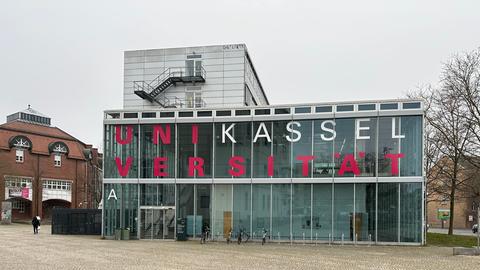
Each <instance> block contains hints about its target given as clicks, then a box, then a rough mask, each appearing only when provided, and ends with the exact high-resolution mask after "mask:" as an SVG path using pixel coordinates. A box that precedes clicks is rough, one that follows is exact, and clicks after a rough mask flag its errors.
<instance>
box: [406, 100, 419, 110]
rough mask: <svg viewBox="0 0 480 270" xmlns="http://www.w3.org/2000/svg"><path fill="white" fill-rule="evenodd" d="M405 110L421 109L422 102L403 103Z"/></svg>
mask: <svg viewBox="0 0 480 270" xmlns="http://www.w3.org/2000/svg"><path fill="white" fill-rule="evenodd" d="M403 108H404V109H420V102H410V103H403Z"/></svg>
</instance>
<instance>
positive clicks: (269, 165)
mask: <svg viewBox="0 0 480 270" xmlns="http://www.w3.org/2000/svg"><path fill="white" fill-rule="evenodd" d="M267 169H268V176H273V156H268V158H267Z"/></svg>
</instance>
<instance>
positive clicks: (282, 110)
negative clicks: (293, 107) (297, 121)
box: [275, 108, 290, 114]
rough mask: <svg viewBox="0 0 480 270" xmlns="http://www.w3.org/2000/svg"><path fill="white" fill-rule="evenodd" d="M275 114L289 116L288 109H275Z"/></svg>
mask: <svg viewBox="0 0 480 270" xmlns="http://www.w3.org/2000/svg"><path fill="white" fill-rule="evenodd" d="M275 114H290V108H279V109H275Z"/></svg>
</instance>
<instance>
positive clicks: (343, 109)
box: [337, 105, 353, 112]
mask: <svg viewBox="0 0 480 270" xmlns="http://www.w3.org/2000/svg"><path fill="white" fill-rule="evenodd" d="M352 111H353V105H337V112H352Z"/></svg>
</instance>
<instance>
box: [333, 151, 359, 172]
mask: <svg viewBox="0 0 480 270" xmlns="http://www.w3.org/2000/svg"><path fill="white" fill-rule="evenodd" d="M337 154H338V153H336V154H335V157H337V156H340V154H338V155H337ZM346 172H353V174H355V175H360V169H359V168H358V165H357V161H356V160H355V157H354V156H353V154H346V155H345V157H344V158H343V161H342V165H340V170H339V171H338V175H340V176H342V175H344V174H345V173H346Z"/></svg>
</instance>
